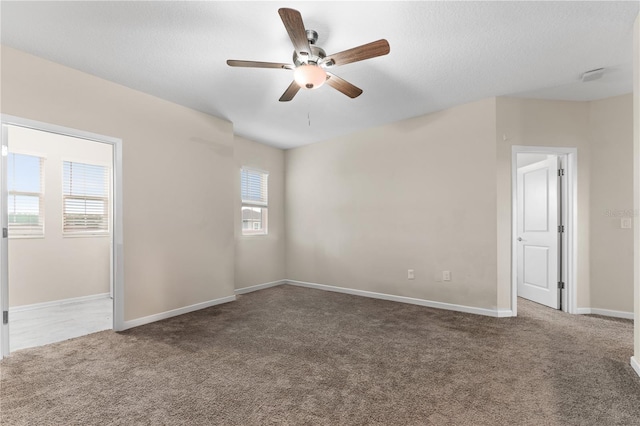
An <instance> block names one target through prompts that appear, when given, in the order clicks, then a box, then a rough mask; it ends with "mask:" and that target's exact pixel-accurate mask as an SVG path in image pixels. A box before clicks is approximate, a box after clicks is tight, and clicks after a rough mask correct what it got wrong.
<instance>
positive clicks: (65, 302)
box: [9, 293, 111, 313]
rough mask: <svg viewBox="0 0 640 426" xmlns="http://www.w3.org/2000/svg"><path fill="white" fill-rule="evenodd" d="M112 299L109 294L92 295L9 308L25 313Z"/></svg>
mask: <svg viewBox="0 0 640 426" xmlns="http://www.w3.org/2000/svg"><path fill="white" fill-rule="evenodd" d="M108 297H111V296H110V294H109V293H100V294H91V295H89V296H80V297H72V298H70V299H61V300H53V301H51V302H42V303H34V304H32V305H20V306H14V307H11V308H9V312H10V313H11V312H24V311H32V310H34V309H42V308H51V307H53V306H61V305H68V304H70V303H79V302H89V301H91V300H98V299H106V298H108Z"/></svg>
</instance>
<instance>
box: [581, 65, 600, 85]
mask: <svg viewBox="0 0 640 426" xmlns="http://www.w3.org/2000/svg"><path fill="white" fill-rule="evenodd" d="M602 74H604V68H598V69H595V70H591V71H587V72H585V73H584V74H582V82H583V83H586V82H587V81H593V80H598V79H600V78H602Z"/></svg>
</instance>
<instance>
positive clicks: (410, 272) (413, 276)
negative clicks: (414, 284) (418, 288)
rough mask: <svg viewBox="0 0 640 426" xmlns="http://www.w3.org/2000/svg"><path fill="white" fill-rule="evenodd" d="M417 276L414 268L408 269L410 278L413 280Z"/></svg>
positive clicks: (408, 277)
mask: <svg viewBox="0 0 640 426" xmlns="http://www.w3.org/2000/svg"><path fill="white" fill-rule="evenodd" d="M414 278H415V275H414V274H413V269H408V270H407V279H408V280H412V279H414Z"/></svg>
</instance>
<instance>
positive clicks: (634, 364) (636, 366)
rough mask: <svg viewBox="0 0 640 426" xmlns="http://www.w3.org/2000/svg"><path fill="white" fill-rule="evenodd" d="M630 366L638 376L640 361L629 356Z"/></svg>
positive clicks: (639, 373)
mask: <svg viewBox="0 0 640 426" xmlns="http://www.w3.org/2000/svg"><path fill="white" fill-rule="evenodd" d="M631 367H633V369H634V370H635V371H636V373H637V374H638V376H640V362H638V360H636V358H635V357H631Z"/></svg>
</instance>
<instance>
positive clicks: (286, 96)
mask: <svg viewBox="0 0 640 426" xmlns="http://www.w3.org/2000/svg"><path fill="white" fill-rule="evenodd" d="M298 90H300V86H298V83H296V82H295V80H294V81H292V82H291V84H290V85H289V87H287V90H285V91H284V93H283V94H282V96H280V99H279V100H280V102H289V101H290V100H291V99H293V97H294V96H295V95H296V93H298Z"/></svg>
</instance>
